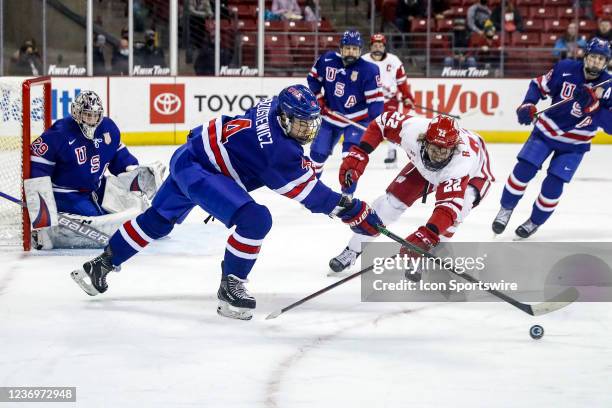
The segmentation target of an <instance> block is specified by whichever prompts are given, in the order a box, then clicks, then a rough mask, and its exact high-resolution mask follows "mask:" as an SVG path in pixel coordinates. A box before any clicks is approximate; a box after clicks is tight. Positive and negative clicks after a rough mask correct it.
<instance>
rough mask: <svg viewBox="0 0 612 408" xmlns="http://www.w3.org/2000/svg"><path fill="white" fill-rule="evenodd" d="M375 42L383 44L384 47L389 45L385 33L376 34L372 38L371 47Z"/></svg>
mask: <svg viewBox="0 0 612 408" xmlns="http://www.w3.org/2000/svg"><path fill="white" fill-rule="evenodd" d="M375 42H381V43H383V44H384V45H387V37H385V35H384V34H383V33H376V34H373V35H371V36H370V45H371V44H374V43H375Z"/></svg>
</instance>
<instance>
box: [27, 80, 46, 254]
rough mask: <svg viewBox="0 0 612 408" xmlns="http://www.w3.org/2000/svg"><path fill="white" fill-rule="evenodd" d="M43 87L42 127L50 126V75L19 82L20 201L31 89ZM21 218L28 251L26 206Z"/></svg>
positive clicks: (28, 163) (29, 134)
mask: <svg viewBox="0 0 612 408" xmlns="http://www.w3.org/2000/svg"><path fill="white" fill-rule="evenodd" d="M37 86H42V87H43V101H44V103H43V109H44V112H43V115H44V118H43V120H44V129H45V130H46V129H48V128H49V127H51V77H50V76H43V77H38V78H32V79H26V80H25V81H23V82H22V84H21V103H22V107H21V108H22V121H21V126H22V140H21V163H22V167H21V181H22V183H21V201H22V202H23V203H25V202H26V200H25V190H24V188H23V180H26V179H29V178H30V143H32V123H31V120H32V117H31V114H32V100H31V90H32V88H34V87H37ZM21 214H22V219H23V234H22V235H23V250H24V251H29V250H30V249H31V248H30V243H31V228H30V217H29V215H28V210H27V208H25V207H23V208H22V210H21Z"/></svg>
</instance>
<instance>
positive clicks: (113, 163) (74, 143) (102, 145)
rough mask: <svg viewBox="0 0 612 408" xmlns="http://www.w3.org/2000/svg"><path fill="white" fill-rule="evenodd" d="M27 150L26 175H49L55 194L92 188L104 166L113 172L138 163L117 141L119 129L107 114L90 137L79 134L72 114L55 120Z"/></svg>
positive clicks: (90, 190) (121, 171)
mask: <svg viewBox="0 0 612 408" xmlns="http://www.w3.org/2000/svg"><path fill="white" fill-rule="evenodd" d="M30 150H31V156H30V166H31V174H30V176H31V177H32V178H35V177H44V176H50V177H51V183H52V186H53V192H54V193H55V194H58V193H60V194H61V193H74V192H87V193H88V192H92V191H96V190H97V189H98V187H100V184H101V180H102V177H103V175H104V171H105V170H106V169H108V170H109V171H110V172H111V173H112V174H115V175H117V174H119V173H123V172H124V171H125V168H126V167H127V166H130V165H137V164H138V160H136V158H135V157H134V156H132V154H131V153H130V152H129V151H128V149H127V148H126V147H125V145H124V144H123V143H121V135H120V132H119V128H117V125H116V124H115V122H113V121H112V120H111V119H110V118H107V117H105V118H102V122H101V123H100V125H98V127H97V128H96V131H95V133H94V138H93V140H90V139H87V138H86V137H85V136H84V135H83V133H82V132H81V129H80V128H79V125H78V124H77V123H76V122H75V121H74V119H73V118H72V117H66V118H63V119H59V120H57V121H56V122H55V123H54V124H53V125H52V126H51V127H50V128H49V129H47V130H46V131H45V132H44V133H43V134H42V135H41V136H40V137H39V138H38V139H36V140H34V141H33V142H32V144H31V146H30Z"/></svg>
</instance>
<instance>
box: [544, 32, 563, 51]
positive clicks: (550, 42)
mask: <svg viewBox="0 0 612 408" xmlns="http://www.w3.org/2000/svg"><path fill="white" fill-rule="evenodd" d="M560 37H561V35H560V34H554V33H552V34H542V36H541V38H540V45H541V46H542V47H550V48H552V47H554V46H555V43H556V42H557V40H558V39H559V38H560Z"/></svg>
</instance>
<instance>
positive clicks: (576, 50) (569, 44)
mask: <svg viewBox="0 0 612 408" xmlns="http://www.w3.org/2000/svg"><path fill="white" fill-rule="evenodd" d="M586 45H587V42H586V41H585V40H584V38H582V37H578V29H577V28H576V23H569V24H568V26H567V31H566V33H565V34H564V35H563V36H562V37H560V38H559V39H558V40H557V41H556V42H555V47H554V49H553V55H554V56H555V57H557V58H559V59H565V58H569V59H579V58H582V57H583V55H584V48H585V47H586Z"/></svg>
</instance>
